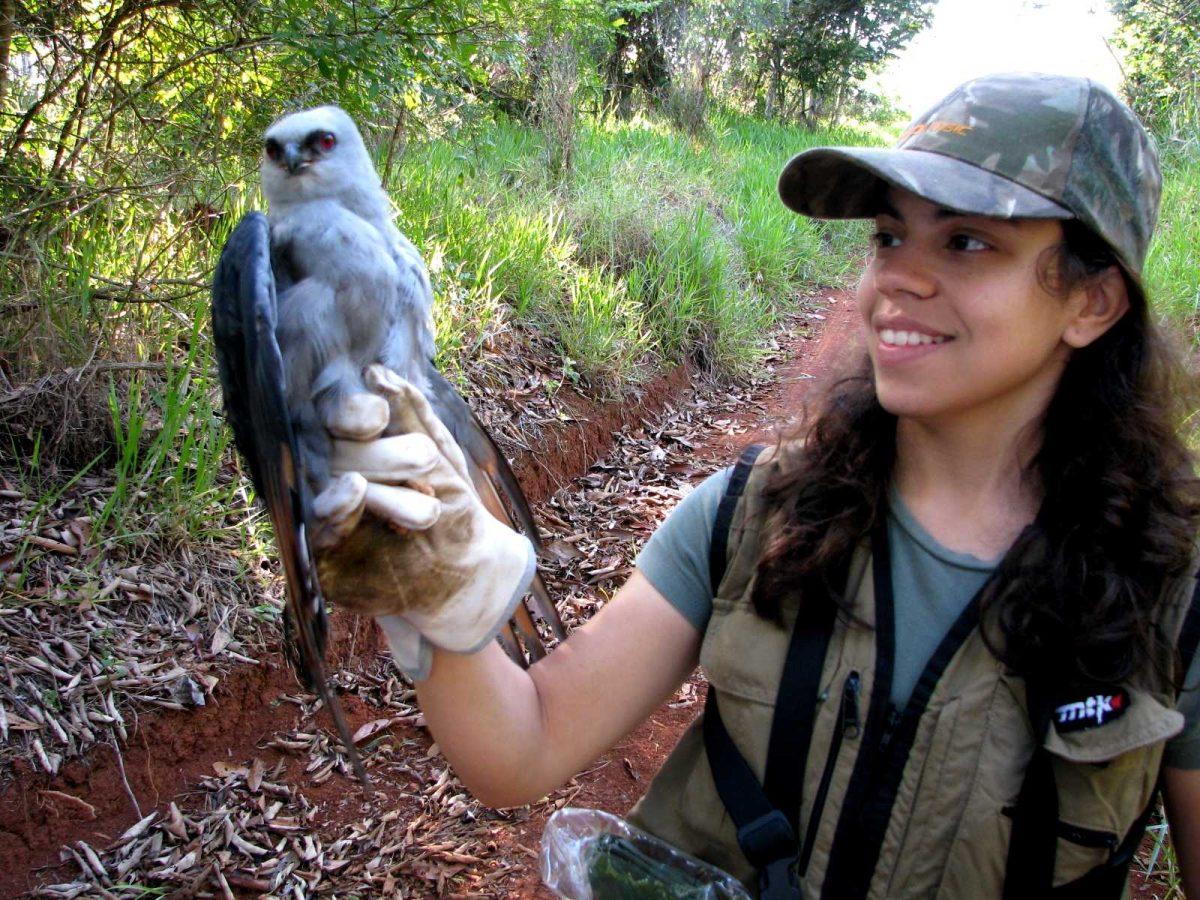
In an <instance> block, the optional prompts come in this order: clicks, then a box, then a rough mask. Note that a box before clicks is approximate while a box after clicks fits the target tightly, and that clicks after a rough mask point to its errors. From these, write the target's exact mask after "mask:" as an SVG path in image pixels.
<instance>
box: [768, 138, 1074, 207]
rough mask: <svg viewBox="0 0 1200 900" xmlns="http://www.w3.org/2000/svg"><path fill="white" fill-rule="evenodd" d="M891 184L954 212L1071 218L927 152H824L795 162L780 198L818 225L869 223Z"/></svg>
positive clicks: (1023, 190) (1021, 190) (1018, 189)
mask: <svg viewBox="0 0 1200 900" xmlns="http://www.w3.org/2000/svg"><path fill="white" fill-rule="evenodd" d="M886 185H892V186H894V187H899V188H903V189H904V190H906V191H911V192H912V193H914V194H916V195H917V196H918V197H922V198H924V199H926V200H929V201H930V202H932V203H936V204H938V205H939V206H942V207H945V208H946V209H952V210H955V211H956V212H963V213H971V214H974V215H981V216H996V217H998V218H1003V219H1015V218H1029V219H1070V218H1074V216H1073V215H1072V214H1071V212H1070V211H1068V210H1067V209H1066V208H1065V207H1063V206H1060V205H1059V204H1058V203H1055V202H1054V201H1053V200H1050V199H1049V198H1047V197H1043V196H1042V195H1041V194H1039V193H1037V192H1035V191H1031V190H1030V189H1029V188H1027V187H1022V186H1021V185H1019V184H1017V183H1016V182H1015V181H1011V180H1009V179H1007V178H1004V177H1003V176H1001V175H997V174H995V173H994V172H989V171H988V170H987V169H981V168H979V167H978V166H975V165H972V164H971V163H967V162H963V161H962V160H960V159H955V158H953V157H951V156H944V155H942V154H940V153H932V152H930V151H928V150H894V149H880V148H866V147H821V148H817V149H815V150H806V151H805V152H803V153H801V154H799V155H798V156H795V157H793V158H792V159H791V160H790V161H789V162H788V164H787V165H786V166H784V168H783V172H782V173H781V174H780V176H779V197H780V199H782V200H783V202H784V203H785V204H786V205H787V206H788V207H789V208H790V209H793V210H795V211H796V212H798V213H802V214H804V215H806V216H813V217H815V218H818V219H860V218H870V217H871V216H874V215H875V214H876V213H878V212H879V208H880V202H881V201H882V199H883V196H882V195H883V189H884V186H886Z"/></svg>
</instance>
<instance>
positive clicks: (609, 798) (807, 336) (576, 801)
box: [512, 291, 859, 898]
mask: <svg viewBox="0 0 1200 900" xmlns="http://www.w3.org/2000/svg"><path fill="white" fill-rule="evenodd" d="M805 318H807V324H808V325H809V326H810V328H809V329H808V331H807V333H804V332H801V331H799V330H795V331H791V332H789V333H787V334H785V335H784V336H783V338H782V340H781V346H780V351H779V355H780V357H781V359H782V362H781V364H780V365H779V367H778V369H777V371H776V378H775V379H774V380H773V381H772V382H771V384H770V385H769V386H768V388H767V390H766V391H765V392H764V394H763V395H762V396H761V397H759V398H756V399H757V403H756V404H755V405H754V406H753V407H751V408H746V409H744V411H743V414H742V415H741V416H740V417H739V420H737V421H735V422H732V423H730V425H731V427H730V428H728V429H727V430H728V431H735V430H737V429H738V428H739V427H740V428H745V429H746V430H745V431H743V432H740V433H738V434H732V435H731V434H724V433H713V434H711V435H710V439H709V441H708V442H707V443H705V444H703V445H700V446H697V447H696V454H697V456H698V457H700V458H702V459H705V460H708V461H711V462H715V463H716V464H717V465H724V464H729V463H732V462H733V461H734V460H736V458H737V455H738V454H739V453H740V452H741V450H742V449H743V448H744V447H746V446H748V445H749V444H752V443H763V442H770V441H772V440H774V438H775V434H776V431H777V429H779V428H780V427H781V426H784V425H786V423H788V422H790V421H792V420H793V418H794V417H795V416H796V415H797V414H798V413H799V412H800V410H801V409H802V408H803V404H804V402H805V399H806V398H807V397H808V395H809V393H810V391H811V390H812V389H813V388H814V386H816V385H819V384H821V383H822V382H823V380H824V379H826V378H829V377H835V376H836V374H837V373H838V372H839V371H840V370H841V368H842V367H843V366H844V365H845V364H846V363H847V362H848V361H849V360H850V359H852V357H853V355H854V348H855V347H856V346H857V342H858V341H859V334H858V321H859V320H858V314H857V312H856V310H855V309H854V300H853V295H852V294H851V293H850V292H848V291H836V292H832V291H831V292H826V293H824V294H822V295H820V296H819V297H818V298H817V299H816V300H815V303H814V305H813V306H812V307H811V313H810V314H809V315H808V316H807V317H805ZM689 685H690V688H689V687H685V689H684V696H685V697H687V698H688V702H679V701H672V702H671V703H668V704H666V705H664V706H663V707H662V708H661V709H659V710H658V711H657V712H655V713H654V714H653V715H652V716H650V718H649V719H647V720H646V722H644V723H643V724H642V725H641V726H639V727H638V728H637V729H636V730H635V731H634V732H633V733H632V734H630V735H629V736H628V737H626V738H625V739H624V740H623V741H621V742H620V743H619V744H617V745H616V746H615V747H614V748H613V749H612V750H610V751H609V752H608V753H605V754H604V755H603V756H601V757H600V759H598V760H597V761H596V762H595V763H594V764H593V765H592V766H591V767H590V768H589V770H588V774H587V775H585V776H581V777H580V778H578V779H577V783H578V786H579V791H578V793H577V794H574V796H572V798H571V800H570V804H569V805H571V806H581V807H589V808H593V809H603V810H606V811H608V812H611V813H615V814H617V815H624V814H625V813H626V812H628V811H629V808H630V807H632V806H633V804H634V803H635V802H636V801H637V800H638V798H639V797H641V795H642V794H643V793H644V792H645V790H646V788H647V786H648V785H649V783H650V780H651V779H652V778H653V777H654V774H655V773H656V772H657V771H658V769H659V768H660V767H661V766H662V764H663V762H664V761H665V760H666V758H667V756H668V755H669V754H670V752H671V750H672V748H674V746H675V744H676V743H677V742H678V740H679V738H680V737H681V736H682V734H683V732H684V731H686V730H687V728H688V726H689V725H690V724H691V723H692V721H693V720H694V719H695V718H696V716H697V715H698V714H699V712H700V710H701V708H702V706H703V703H702V700H703V696H704V680H703V677H702V676H701V675H700V674H699V673H696V674H695V675H694V676H693V678H692V680H691V682H689ZM550 812H553V810H552V809H542V810H539V811H537V812H536V813H535V814H534V815H533V816H532V817H531V818H530V819H529V820H528V821H527V822H525V823H524V824H523V825H522V827H521V828H520V830H519V832H518V833H517V835H516V838H517V840H518V844H519V846H518V849H521V848H523V851H522V852H524V853H525V854H526V855H527V856H528V861H527V863H526V864H525V866H524V868H526V869H527V872H526V874H525V875H524V877H523V878H522V879H521V880H520V882H519V883H518V884H516V885H515V886H514V889H513V891H512V896H516V897H538V898H551V897H553V896H554V895H553V894H552V893H551V892H550V891H549V890H547V889H546V888H545V887H543V886H542V884H541V879H540V877H539V875H538V869H537V860H536V859H535V856H536V851H537V849H538V847H539V842H540V837H541V833H542V829H543V827H544V826H545V822H546V819H547V818H548V816H549V813H550Z"/></svg>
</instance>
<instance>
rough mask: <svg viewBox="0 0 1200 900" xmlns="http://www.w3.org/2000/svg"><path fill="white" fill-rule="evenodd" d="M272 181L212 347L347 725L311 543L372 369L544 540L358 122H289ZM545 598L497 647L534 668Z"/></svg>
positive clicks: (553, 621)
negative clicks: (435, 311)
mask: <svg viewBox="0 0 1200 900" xmlns="http://www.w3.org/2000/svg"><path fill="white" fill-rule="evenodd" d="M261 173H262V185H263V193H264V194H265V195H266V198H267V201H268V204H269V212H268V220H269V237H268V229H267V227H266V225H267V223H266V222H264V221H263V218H262V216H261V215H259V214H257V213H251V214H249V215H248V216H246V218H245V219H243V220H242V222H241V223H240V224H239V225H238V227H237V229H235V231H234V233H233V235H231V236H230V239H229V241H228V242H227V244H226V246H225V248H224V250H223V251H222V256H221V261H220V263H219V264H218V267H217V273H216V277H215V280H214V285H213V331H214V338H215V341H216V349H217V358H218V363H219V365H220V370H221V376H222V385H223V388H224V393H225V404H226V413H227V416H228V418H229V420H230V422H231V424H232V426H233V429H234V435H235V439H236V442H237V445H238V448H239V450H241V451H242V453H243V455H244V456H245V457H246V458H247V460H248V463H249V468H250V470H251V477H252V478H253V479H254V482H255V486H256V489H257V490H258V493H259V495H260V496H262V497H263V499H264V501H265V503H266V505H267V508H268V510H269V512H270V514H271V517H272V520H273V524H274V526H275V534H276V540H277V542H278V544H279V548H280V553H281V556H282V557H283V560H284V570H285V573H286V575H287V580H288V596H289V601H288V607H287V610H286V613H287V615H286V616H285V631H286V630H287V629H288V628H290V630H291V631H292V636H291V640H288V641H285V647H288V648H290V649H291V650H292V651H294V652H293V655H292V659H293V663H294V665H295V666H296V669H297V672H298V674H300V675H301V677H302V678H303V679H304V680H305V681H306V682H307V683H308V684H309V685H310V686H313V687H314V688H317V689H318V690H319V691H320V692H321V694H322V696H323V697H325V698H326V700H327V702H328V705H329V706H330V708H331V710H332V711H333V712H334V714H335V719H340V715H339V713H340V710H339V709H337V707H336V698H333V697H332V696H331V695H329V693H328V690H327V686H326V685H324V668H323V663H322V659H323V652H324V639H325V611H324V603H323V600H322V598H321V593H320V585H319V584H318V583H317V579H316V574H315V571H314V569H313V566H312V565H311V557H310V552H309V551H310V548H309V546H308V540H309V538H308V535H310V534H311V533H312V531H313V529H312V527H311V524H312V512H311V498H312V496H314V495H315V494H316V493H319V492H320V491H321V490H322V488H323V487H325V485H326V484H327V483H328V482H329V477H330V469H329V457H330V453H331V450H332V444H331V437H330V434H331V433H333V434H334V435H341V436H347V437H354V436H355V435H356V432H357V431H358V423H357V422H356V421H354V419H355V416H356V413H357V410H358V409H360V407H359V406H358V405H356V402H355V400H356V398H365V397H369V396H371V395H370V394H369V392H368V391H367V388H366V386H365V384H364V383H363V374H362V373H363V370H364V369H365V368H366V367H367V366H368V365H371V364H373V363H382V364H383V365H385V366H387V367H388V368H389V369H391V370H393V371H395V372H396V373H398V374H399V375H400V376H401V377H403V378H404V379H406V380H407V381H409V382H411V383H412V384H413V385H415V386H417V388H418V389H419V390H420V391H421V392H422V393H423V394H424V395H425V397H426V398H427V399H428V400H429V403H430V406H431V407H432V408H433V410H434V412H435V413H436V414H437V416H438V418H440V419H441V420H442V422H443V423H444V424H445V425H446V427H447V429H448V430H449V431H450V433H451V434H452V435H453V436H454V438H455V440H456V441H457V442H458V443H459V445H460V446H461V447H462V449H463V451H464V456H465V457H466V459H467V461H468V468H469V470H470V474H471V478H472V482H473V484H474V486H475V489H476V491H477V493H478V494H479V496H480V498H481V500H482V501H483V503H484V505H485V506H486V507H487V508H488V510H489V511H490V512H491V513H492V514H493V515H495V516H496V517H497V518H499V519H501V520H502V521H505V522H508V523H509V524H513V523H514V520H515V521H516V522H518V523H519V524H520V527H521V530H522V531H524V532H525V534H526V535H527V536H528V537H529V538H530V540H532V541H533V542H534V545H535V546H538V543H539V542H538V531H537V528H536V526H535V524H534V520H533V516H532V513H531V512H530V509H529V505H528V502H527V501H526V500H525V497H524V494H523V493H522V491H521V488H520V485H519V484H518V483H517V480H516V478H515V476H514V475H513V473H512V470H511V469H510V468H509V466H508V464H507V462H506V461H505V459H504V456H503V454H502V453H500V451H499V450H498V448H497V447H496V445H495V443H494V442H493V441H492V439H491V437H490V436H489V435H488V434H487V432H486V430H484V428H483V426H482V425H481V424H480V423H479V421H478V420H477V419H476V418H475V416H474V414H473V413H472V412H471V409H470V407H469V406H468V405H467V404H466V402H465V401H464V400H463V399H462V397H460V396H459V395H458V393H457V392H456V391H455V389H454V387H453V385H451V384H450V382H448V381H447V380H446V379H445V378H444V377H443V376H442V375H441V374H440V373H439V372H438V371H437V370H436V369H435V368H434V365H433V356H434V341H433V327H432V317H431V312H432V304H433V291H432V289H431V287H430V282H429V274H428V271H427V270H426V268H425V264H424V262H423V261H422V260H421V256H420V254H419V253H418V252H417V250H416V248H415V247H414V246H413V245H412V243H411V242H409V241H408V239H406V238H405V237H404V235H402V234H401V233H400V231H399V230H398V229H397V228H396V226H395V224H394V223H393V221H392V217H393V209H392V205H391V202H390V200H389V199H388V197H387V195H386V194H385V193H384V191H383V189H382V186H381V184H380V181H379V176H378V175H377V174H376V172H375V168H374V166H373V164H372V162H371V158H370V156H369V155H368V153H367V150H366V147H365V146H364V144H363V141H362V137H361V136H360V135H359V132H358V129H357V128H356V127H355V125H354V122H353V121H352V120H351V119H350V117H349V116H348V115H347V114H346V113H345V112H344V111H342V110H341V109H339V108H337V107H335V106H322V107H318V108H316V109H310V110H305V111H303V112H299V113H294V114H292V115H288V116H285V117H283V118H282V119H280V120H278V121H277V122H275V123H274V124H273V125H272V126H271V127H270V128H269V129H268V130H267V132H266V135H265V139H264V144H263V158H262V164H261ZM268 240H269V245H268ZM501 495H503V496H505V497H506V498H507V500H508V504H509V507H510V508H511V510H512V513H511V514H510V513H509V508H506V506H505V504H504V502H503V501H501V499H500V497H501ZM533 595H534V601H533V604H532V610H531V609H527V608H525V607H523V606H518V609H517V615H516V617H515V619H514V623H510V625H509V627H508V628H506V629H505V631H504V632H502V634H501V636H500V640H501V643H502V644H503V645H504V646H505V649H506V650H508V652H509V653H510V654H511V655H513V656H514V658H515V659H517V660H518V661H519V662H521V663H522V664H524V663H525V656H524V654H523V653H522V652H521V650H520V648H519V646H518V644H517V641H516V638H515V635H514V633H513V625H514V624H515V626H516V628H515V631H516V633H517V634H519V635H520V636H521V644H523V645H524V647H525V651H526V652H527V653H528V654H529V655H530V656H531V657H532V658H534V659H538V658H540V657H541V656H543V655H544V654H545V650H544V648H543V647H542V644H541V642H540V640H539V638H538V632H537V628H536V626H535V625H534V622H533V618H532V616H531V612H532V611H535V612H536V614H537V615H539V616H540V617H541V618H542V619H544V620H545V621H546V622H547V623H548V624H549V626H550V628H551V630H552V632H553V633H554V634H555V636H557V637H558V638H559V639H561V638H562V637H563V636H564V630H563V627H562V623H561V620H560V619H559V617H558V614H557V611H556V610H555V607H554V604H553V603H552V602H551V601H550V598H549V595H548V593H547V591H546V588H545V585H544V583H543V582H542V580H541V578H540V577H535V579H534V585H533ZM293 641H294V647H293V646H292V644H293ZM341 728H342V723H341V722H339V730H341ZM346 737H347V735H346V734H345V733H344V734H343V739H344V740H346ZM346 743H347V745H348V746H350V745H349V741H348V740H346ZM350 749H351V751H352V750H353V748H352V747H350Z"/></svg>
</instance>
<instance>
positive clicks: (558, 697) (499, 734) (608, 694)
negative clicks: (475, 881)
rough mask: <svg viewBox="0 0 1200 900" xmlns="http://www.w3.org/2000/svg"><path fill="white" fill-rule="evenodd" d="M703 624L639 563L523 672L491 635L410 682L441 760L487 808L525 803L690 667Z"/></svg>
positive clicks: (607, 742)
mask: <svg viewBox="0 0 1200 900" xmlns="http://www.w3.org/2000/svg"><path fill="white" fill-rule="evenodd" d="M699 650H700V634H699V632H697V631H696V628H695V627H694V626H693V625H691V624H690V623H689V622H688V621H687V619H685V618H684V617H683V615H682V614H681V613H679V612H678V611H677V610H676V609H675V607H673V606H672V605H671V604H670V602H668V601H667V600H666V598H664V597H663V595H662V594H660V593H659V592H658V590H656V589H655V588H654V586H653V585H651V584H650V582H649V581H648V580H647V579H646V578H645V576H644V575H642V574H641V573H640V572H637V571H635V572H634V574H633V576H632V577H631V578H630V579H629V581H628V582H627V583H626V584H625V586H624V587H622V588H621V590H620V591H618V592H617V595H616V596H615V597H614V598H613V599H612V601H611V602H610V603H608V604H607V605H606V606H605V607H604V608H603V609H602V610H601V611H600V612H599V613H598V614H597V615H596V616H595V618H593V619H592V620H591V621H590V622H588V623H587V624H586V625H585V626H584V627H582V628H580V629H579V630H578V631H576V632H574V633H573V634H572V635H571V637H570V639H569V640H567V641H565V642H564V643H563V644H561V645H560V646H559V647H558V648H557V649H555V650H554V652H553V653H551V654H550V655H549V656H547V657H546V658H545V659H543V660H541V661H540V662H538V663H537V664H536V665H534V666H532V667H530V668H529V670H528V671H525V670H522V669H521V668H520V667H519V666H517V665H516V664H515V663H513V662H512V661H511V660H510V659H509V658H508V657H507V656H506V655H505V654H504V652H503V650H501V649H500V646H499V645H498V644H496V643H495V642H494V641H493V642H491V643H489V644H488V646H487V647H485V648H484V649H483V650H481V651H480V652H479V653H475V654H472V655H469V656H467V655H461V654H455V653H446V652H442V651H437V652H435V654H434V658H433V670H432V673H431V674H430V677H429V678H428V679H427V680H425V681H422V682H418V684H417V696H418V699H419V700H420V703H421V709H422V710H423V711H424V713H425V719H426V721H427V722H428V723H429V728H430V730H431V731H432V732H433V735H434V737H435V738H436V739H437V741H438V744H439V746H440V747H441V749H442V752H443V753H444V754H445V755H446V759H447V760H449V762H450V764H451V765H452V766H453V767H454V771H455V772H456V773H457V775H458V776H459V778H461V779H462V780H463V782H464V784H466V786H467V787H468V788H469V789H470V790H471V792H472V793H473V794H475V796H476V797H478V798H479V799H480V800H481V801H482V802H484V803H486V804H488V805H489V806H497V807H499V806H516V805H519V804H523V803H530V802H533V801H534V800H537V799H538V798H540V797H542V796H544V795H545V794H546V793H548V792H549V791H551V790H553V789H554V788H556V787H558V786H559V785H560V784H562V783H563V782H565V781H566V780H567V779H568V778H570V777H571V776H572V775H574V774H575V773H577V772H579V771H581V770H582V769H583V768H584V767H586V766H587V765H588V763H590V762H591V761H592V760H594V759H595V758H596V757H597V756H599V755H600V754H601V753H603V752H604V751H605V750H607V749H609V748H610V747H612V746H613V745H614V744H615V743H616V742H617V741H619V740H620V739H621V738H622V737H624V736H625V735H626V734H628V733H629V732H630V731H631V730H633V728H635V727H636V726H637V725H638V724H639V723H640V722H641V721H642V720H644V719H645V718H646V717H647V716H649V715H650V713H652V712H653V711H654V710H655V709H657V708H658V707H659V706H660V705H661V704H662V703H663V702H664V701H665V700H666V699H667V698H668V697H670V696H671V694H672V693H673V692H674V691H675V690H676V689H677V688H678V687H679V685H680V684H681V683H682V682H683V680H684V679H685V678H686V677H687V676H688V674H689V673H690V672H691V671H692V669H694V668H695V667H696V662H697V658H698V654H699Z"/></svg>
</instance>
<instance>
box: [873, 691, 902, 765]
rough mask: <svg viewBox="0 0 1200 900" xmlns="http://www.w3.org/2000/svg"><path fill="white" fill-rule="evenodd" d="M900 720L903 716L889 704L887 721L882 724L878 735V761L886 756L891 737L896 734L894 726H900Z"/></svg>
mask: <svg viewBox="0 0 1200 900" xmlns="http://www.w3.org/2000/svg"><path fill="white" fill-rule="evenodd" d="M902 718H904V714H903V713H901V712H900V710H898V709H897V708H896V707H895V706H893V705H892V704H890V703H889V704H888V711H887V719H885V720H884V723H883V732H882V733H881V734H880V735H879V749H878V751H877V752H878V754H879V758H880V760H883V759H884V758H885V757H886V756H887V751H888V746H889V745H890V744H891V743H892V735H894V734H895V733H896V726H897V725H899V724H900V720H901V719H902Z"/></svg>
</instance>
